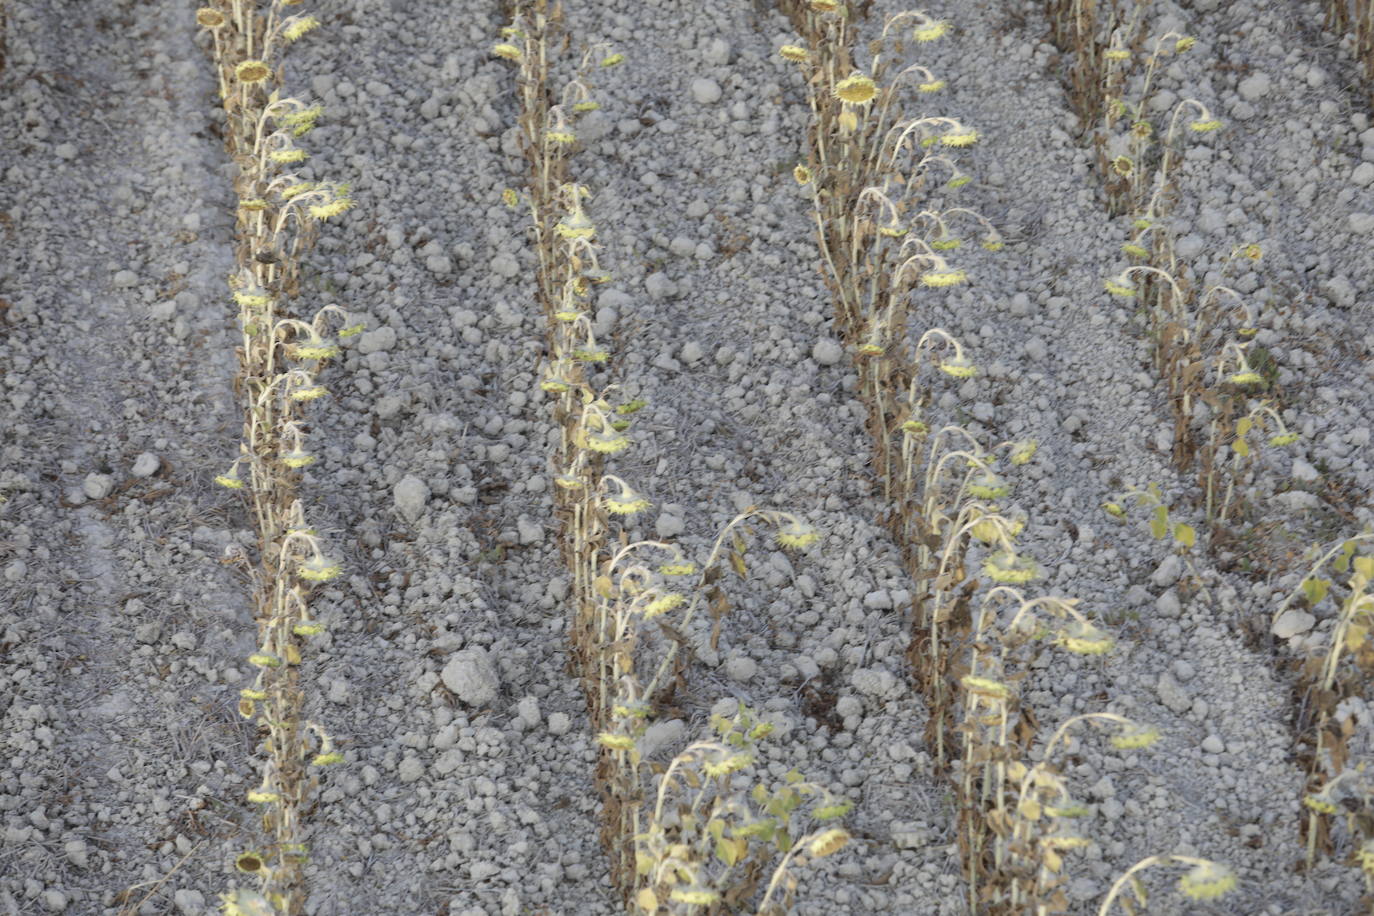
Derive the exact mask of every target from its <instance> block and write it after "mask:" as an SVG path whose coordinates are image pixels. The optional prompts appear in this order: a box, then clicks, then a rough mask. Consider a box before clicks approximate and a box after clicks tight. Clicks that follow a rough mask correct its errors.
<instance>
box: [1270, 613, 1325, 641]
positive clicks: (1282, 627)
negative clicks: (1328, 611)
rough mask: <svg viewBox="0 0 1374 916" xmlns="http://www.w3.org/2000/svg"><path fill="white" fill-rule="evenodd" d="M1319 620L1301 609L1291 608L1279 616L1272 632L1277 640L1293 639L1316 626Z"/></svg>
mask: <svg viewBox="0 0 1374 916" xmlns="http://www.w3.org/2000/svg"><path fill="white" fill-rule="evenodd" d="M1316 622H1317V618H1315V617H1313V616H1312V615H1311V614H1309V613H1307V612H1306V611H1304V610H1301V609H1300V608H1295V607H1293V608H1289V609H1288V610H1286V611H1284V612H1283V613H1282V614H1280V615H1279V619H1278V620H1275V621H1274V625H1273V627H1272V629H1271V632H1272V633H1273V634H1274V636H1275V637H1276V638H1277V639H1291V638H1293V637H1294V636H1298V635H1300V634H1302V633H1306V632H1307V631H1308V630H1310V629H1312V627H1313V626H1314V625H1315V624H1316Z"/></svg>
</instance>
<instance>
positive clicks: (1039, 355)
mask: <svg viewBox="0 0 1374 916" xmlns="http://www.w3.org/2000/svg"><path fill="white" fill-rule="evenodd" d="M1025 350H1026V355H1027V356H1029V357H1030V358H1031V359H1036V360H1039V359H1044V358H1045V357H1046V356H1048V355H1049V352H1050V351H1049V348H1048V347H1047V346H1046V345H1045V342H1044V341H1043V340H1041V339H1040V338H1039V337H1032V338H1031V339H1030V340H1028V341H1026V343H1025Z"/></svg>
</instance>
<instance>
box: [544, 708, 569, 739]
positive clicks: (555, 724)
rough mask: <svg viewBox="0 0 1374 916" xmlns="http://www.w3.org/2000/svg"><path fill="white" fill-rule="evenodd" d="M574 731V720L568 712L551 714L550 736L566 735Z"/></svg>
mask: <svg viewBox="0 0 1374 916" xmlns="http://www.w3.org/2000/svg"><path fill="white" fill-rule="evenodd" d="M571 729H572V719H571V718H569V717H568V714H567V713H566V712H551V713H549V734H551V735H566V734H567V733H568V732H569V730H571Z"/></svg>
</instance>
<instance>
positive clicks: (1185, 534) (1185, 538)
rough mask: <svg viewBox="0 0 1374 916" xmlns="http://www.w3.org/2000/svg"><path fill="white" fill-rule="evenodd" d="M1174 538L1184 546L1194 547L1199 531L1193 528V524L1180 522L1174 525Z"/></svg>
mask: <svg viewBox="0 0 1374 916" xmlns="http://www.w3.org/2000/svg"><path fill="white" fill-rule="evenodd" d="M1174 540H1176V541H1178V542H1179V543H1180V544H1182V545H1183V546H1184V547H1192V546H1193V544H1195V543H1197V532H1196V531H1194V530H1193V526H1192V525H1185V524H1183V523H1182V522H1179V523H1178V524H1177V525H1175V526H1174Z"/></svg>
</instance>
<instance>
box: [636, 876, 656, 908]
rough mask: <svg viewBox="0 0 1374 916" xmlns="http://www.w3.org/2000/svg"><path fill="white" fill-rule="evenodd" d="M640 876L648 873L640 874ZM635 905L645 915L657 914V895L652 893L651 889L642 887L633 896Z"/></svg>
mask: <svg viewBox="0 0 1374 916" xmlns="http://www.w3.org/2000/svg"><path fill="white" fill-rule="evenodd" d="M641 874H648V873H647V872H642V873H641ZM635 904H636V905H637V906H638V907H639V908H640V909H641V910H643V911H644V912H646V913H656V912H658V895H657V894H655V893H654V891H653V888H649V887H642V888H640V889H639V893H638V894H635Z"/></svg>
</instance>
